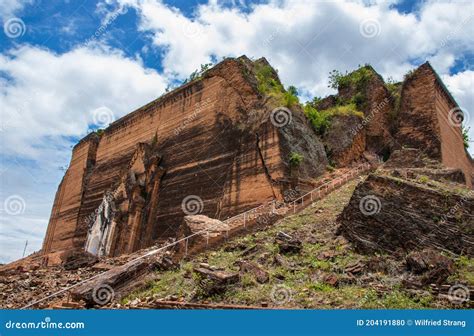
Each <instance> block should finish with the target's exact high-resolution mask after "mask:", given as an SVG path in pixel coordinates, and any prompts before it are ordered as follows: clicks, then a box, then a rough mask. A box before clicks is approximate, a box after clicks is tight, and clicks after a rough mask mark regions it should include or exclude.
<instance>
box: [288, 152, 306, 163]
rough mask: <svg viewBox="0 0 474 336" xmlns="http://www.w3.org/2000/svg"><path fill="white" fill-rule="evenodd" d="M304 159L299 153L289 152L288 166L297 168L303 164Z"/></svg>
mask: <svg viewBox="0 0 474 336" xmlns="http://www.w3.org/2000/svg"><path fill="white" fill-rule="evenodd" d="M303 160H304V157H303V155H301V154H300V153H296V152H291V154H290V165H292V166H293V167H297V166H299V165H300V164H301V162H303Z"/></svg>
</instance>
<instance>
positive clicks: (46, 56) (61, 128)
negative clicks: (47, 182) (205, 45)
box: [0, 46, 166, 159]
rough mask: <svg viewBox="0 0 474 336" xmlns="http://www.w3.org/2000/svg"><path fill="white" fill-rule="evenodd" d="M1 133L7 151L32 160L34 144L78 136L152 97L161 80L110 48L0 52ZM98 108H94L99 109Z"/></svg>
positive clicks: (160, 88) (160, 89)
mask: <svg viewBox="0 0 474 336" xmlns="http://www.w3.org/2000/svg"><path fill="white" fill-rule="evenodd" d="M0 74H1V75H2V76H1V77H0V78H2V79H1V80H2V81H3V84H4V85H2V86H1V87H0V97H1V100H2V104H1V116H2V125H1V126H2V127H1V129H2V132H1V133H0V139H1V141H2V142H3V143H8V144H9V146H5V147H4V146H2V147H1V151H2V153H3V154H7V155H13V154H15V155H21V156H23V157H28V158H32V159H37V158H38V157H39V155H41V154H43V152H42V151H38V150H37V149H38V147H43V146H47V144H48V143H52V142H54V141H57V142H61V141H58V140H61V138H64V137H79V136H82V135H84V134H85V133H86V132H87V130H88V128H89V127H91V126H93V125H97V124H99V126H106V125H104V124H103V123H100V122H99V120H97V110H99V109H101V110H104V111H110V112H109V114H110V116H108V117H109V119H110V120H109V122H110V121H113V119H114V118H118V117H121V116H123V115H124V114H126V113H128V112H130V111H131V110H133V109H135V108H137V107H139V106H140V105H142V104H144V103H146V102H147V101H150V100H152V99H154V98H156V97H158V96H159V95H160V94H161V93H162V92H163V91H164V89H165V87H166V80H165V79H164V78H163V77H162V76H161V75H160V74H158V73H157V72H156V71H155V70H151V69H145V68H144V67H143V65H142V64H141V62H140V60H136V59H129V58H126V57H124V56H123V54H122V53H121V52H120V51H118V50H114V49H110V48H104V47H100V46H95V47H81V48H78V49H74V50H72V51H70V52H67V53H64V54H60V55H58V54H55V53H54V52H52V51H50V50H47V49H41V48H38V47H33V46H24V47H20V48H15V49H12V50H9V52H8V53H6V54H3V55H0ZM99 111H100V110H99Z"/></svg>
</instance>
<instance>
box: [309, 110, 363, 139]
mask: <svg viewBox="0 0 474 336" xmlns="http://www.w3.org/2000/svg"><path fill="white" fill-rule="evenodd" d="M304 113H305V115H306V117H307V118H308V119H309V121H310V122H311V124H312V125H313V128H314V130H315V131H316V133H318V134H319V135H320V136H323V135H324V134H325V133H326V131H327V129H328V128H329V127H330V126H331V118H332V117H334V116H349V115H354V116H357V117H359V118H363V117H364V113H363V112H360V111H359V110H358V109H357V107H356V105H355V104H354V103H351V104H346V105H339V106H334V107H331V108H329V109H327V110H322V111H318V110H317V109H316V108H315V107H314V106H313V104H311V103H308V104H306V105H305V106H304Z"/></svg>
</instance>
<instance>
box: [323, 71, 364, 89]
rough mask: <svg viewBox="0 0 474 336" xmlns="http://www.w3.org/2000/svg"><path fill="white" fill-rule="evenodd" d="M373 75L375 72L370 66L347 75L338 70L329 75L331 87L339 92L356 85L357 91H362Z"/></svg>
mask: <svg viewBox="0 0 474 336" xmlns="http://www.w3.org/2000/svg"><path fill="white" fill-rule="evenodd" d="M372 75H373V70H372V68H371V67H370V66H368V65H365V66H363V67H360V68H359V69H357V70H356V71H353V72H351V73H347V72H346V73H345V74H343V73H342V72H340V71H338V70H333V71H331V72H330V73H329V87H330V88H333V89H336V90H337V89H340V88H343V87H347V86H349V85H355V86H356V88H357V90H358V91H361V90H362V89H363V88H364V87H365V84H366V83H367V81H368V80H369V79H370V78H371V77H372Z"/></svg>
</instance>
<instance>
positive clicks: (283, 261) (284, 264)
mask: <svg viewBox="0 0 474 336" xmlns="http://www.w3.org/2000/svg"><path fill="white" fill-rule="evenodd" d="M273 262H274V263H275V264H276V265H278V266H281V267H284V268H289V267H290V264H289V263H288V261H287V260H286V259H285V257H284V256H282V255H281V254H277V255H275V257H274V259H273Z"/></svg>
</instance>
